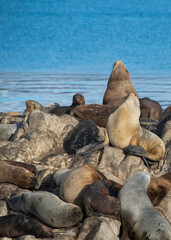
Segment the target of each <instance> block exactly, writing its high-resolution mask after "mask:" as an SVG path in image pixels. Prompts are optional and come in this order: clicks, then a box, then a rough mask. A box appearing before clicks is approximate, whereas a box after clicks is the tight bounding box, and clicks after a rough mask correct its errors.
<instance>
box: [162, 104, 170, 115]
mask: <svg viewBox="0 0 171 240" xmlns="http://www.w3.org/2000/svg"><path fill="white" fill-rule="evenodd" d="M168 113H171V105H170V106H168V107H167V108H166V109H165V110H164V112H163V114H168Z"/></svg>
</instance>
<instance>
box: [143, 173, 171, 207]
mask: <svg viewBox="0 0 171 240" xmlns="http://www.w3.org/2000/svg"><path fill="white" fill-rule="evenodd" d="M169 191H171V173H166V174H164V175H162V176H160V177H152V178H151V180H150V183H149V185H148V189H147V194H148V197H149V198H150V200H151V201H152V203H153V206H157V205H158V204H159V203H160V201H161V200H162V199H163V198H164V197H165V196H166V195H167V193H168V192H169Z"/></svg>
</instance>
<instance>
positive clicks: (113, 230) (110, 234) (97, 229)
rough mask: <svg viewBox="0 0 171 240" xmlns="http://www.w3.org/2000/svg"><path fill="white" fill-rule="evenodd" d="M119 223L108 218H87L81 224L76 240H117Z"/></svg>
mask: <svg viewBox="0 0 171 240" xmlns="http://www.w3.org/2000/svg"><path fill="white" fill-rule="evenodd" d="M120 225H121V223H120V221H118V220H113V219H111V218H108V217H95V216H92V217H88V218H86V219H85V221H84V222H83V224H82V226H81V229H80V231H79V235H78V238H77V240H84V239H86V240H113V239H116V240H117V239H118V240H119V237H118V235H119V232H120Z"/></svg>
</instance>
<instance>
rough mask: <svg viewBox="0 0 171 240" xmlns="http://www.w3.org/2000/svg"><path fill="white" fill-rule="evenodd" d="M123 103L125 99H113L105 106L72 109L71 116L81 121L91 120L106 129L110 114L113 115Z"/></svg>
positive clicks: (85, 106) (93, 105)
mask: <svg viewBox="0 0 171 240" xmlns="http://www.w3.org/2000/svg"><path fill="white" fill-rule="evenodd" d="M124 101H125V97H124V98H119V99H115V100H114V101H112V102H111V103H108V104H105V105H100V104H88V105H82V106H77V107H75V108H73V109H72V111H71V115H73V116H75V117H78V118H80V119H82V120H92V121H93V122H94V123H95V124H96V125H98V126H99V127H106V124H107V120H108V117H109V116H110V114H111V113H113V112H114V111H115V110H116V109H117V108H118V107H119V106H120V105H121V104H122V103H123V102H124Z"/></svg>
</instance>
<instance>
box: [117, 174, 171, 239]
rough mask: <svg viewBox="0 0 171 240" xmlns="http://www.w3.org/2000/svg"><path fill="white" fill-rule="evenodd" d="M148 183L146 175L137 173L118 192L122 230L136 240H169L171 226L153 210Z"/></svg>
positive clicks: (148, 178)
mask: <svg viewBox="0 0 171 240" xmlns="http://www.w3.org/2000/svg"><path fill="white" fill-rule="evenodd" d="M149 182H150V175H149V174H148V173H145V172H138V173H136V174H135V175H133V176H132V177H131V178H130V179H129V180H128V181H127V182H126V183H125V184H124V186H123V187H122V188H121V190H120V191H119V194H118V198H119V200H120V201H121V218H122V222H123V229H124V231H126V230H128V231H130V232H132V233H133V235H135V239H137V240H140V239H144V240H145V239H149V240H161V239H165V240H169V239H171V226H170V224H169V223H168V222H167V220H166V219H164V218H163V217H162V216H161V215H160V214H159V213H158V212H157V211H156V210H155V208H154V207H153V205H152V203H151V201H150V199H149V198H148V196H147V187H148V184H149ZM124 234H125V233H124ZM122 239H124V236H123V238H122Z"/></svg>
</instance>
